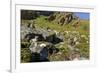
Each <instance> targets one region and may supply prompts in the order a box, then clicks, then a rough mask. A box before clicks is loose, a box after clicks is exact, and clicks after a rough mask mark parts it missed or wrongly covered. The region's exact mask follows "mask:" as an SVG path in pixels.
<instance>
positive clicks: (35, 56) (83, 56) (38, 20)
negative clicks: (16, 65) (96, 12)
mask: <svg viewBox="0 0 100 73" xmlns="http://www.w3.org/2000/svg"><path fill="white" fill-rule="evenodd" d="M74 13H75V12H53V11H34V10H21V24H20V25H21V57H20V59H21V63H30V62H32V63H33V62H49V61H50V62H52V61H74V60H88V59H89V57H90V55H89V51H90V48H89V44H90V43H89V19H80V18H79V17H78V16H76V15H75V14H74Z"/></svg>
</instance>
